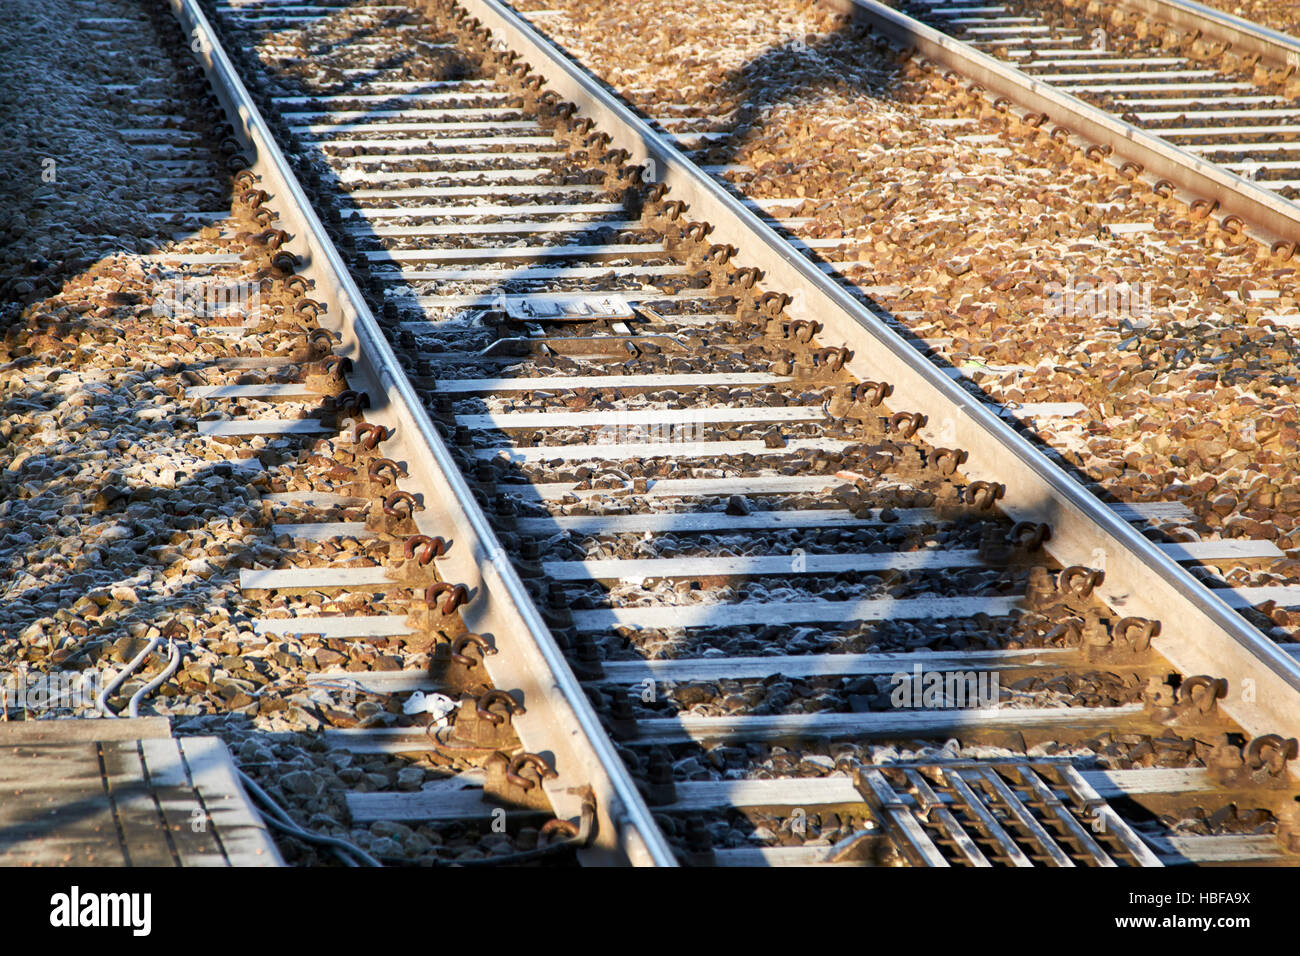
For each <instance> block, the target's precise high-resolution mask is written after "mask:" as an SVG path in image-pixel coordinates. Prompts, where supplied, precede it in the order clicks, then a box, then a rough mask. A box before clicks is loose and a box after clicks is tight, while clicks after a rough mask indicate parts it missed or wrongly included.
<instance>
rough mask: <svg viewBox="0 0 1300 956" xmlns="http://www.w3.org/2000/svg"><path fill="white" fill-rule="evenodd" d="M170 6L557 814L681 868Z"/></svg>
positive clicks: (375, 339)
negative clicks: (267, 198)
mask: <svg viewBox="0 0 1300 956" xmlns="http://www.w3.org/2000/svg"><path fill="white" fill-rule="evenodd" d="M172 7H173V9H174V11H175V12H176V15H177V17H178V18H179V19H180V22H181V24H182V26H183V27H184V29H185V31H186V32H187V33H188V34H190V35H191V36H192V37H194V38H195V39H196V40H197V41H198V43H199V44H200V46H201V49H200V50H199V51H198V56H199V58H200V59H201V61H202V63H203V66H204V69H205V70H206V71H207V73H208V76H209V78H210V79H211V82H212V86H213V88H214V90H215V91H216V95H217V97H218V99H219V100H220V102H221V103H222V105H223V106H224V107H225V109H226V113H227V115H228V117H229V118H230V120H231V122H232V124H233V125H234V126H235V129H236V132H237V134H238V135H239V136H240V137H241V139H242V140H243V141H244V142H245V143H246V144H247V149H248V150H249V152H250V153H251V155H252V157H253V165H252V169H253V171H254V172H255V173H257V174H258V175H259V176H261V177H262V181H263V182H265V183H269V184H270V188H269V189H268V191H269V192H271V193H272V195H273V199H272V201H271V202H272V205H273V206H274V207H275V208H276V209H277V210H278V211H279V212H280V215H281V217H282V218H283V219H284V220H285V221H286V222H287V223H288V224H289V230H290V231H291V233H292V234H293V237H292V239H291V240H290V242H289V243H288V244H287V248H289V249H290V250H291V251H293V252H295V253H296V254H297V255H298V256H299V258H300V260H301V265H300V267H299V270H298V271H299V274H301V275H304V276H307V277H309V278H311V279H312V280H313V281H314V282H315V293H316V294H317V295H318V296H319V297H321V298H322V299H323V300H324V301H326V302H327V304H330V305H331V306H332V308H331V309H330V310H329V312H328V313H327V314H326V315H325V316H322V319H321V322H322V324H323V325H326V326H327V327H331V326H332V327H333V329H334V330H335V331H336V332H337V333H338V334H339V335H340V336H341V339H342V342H341V347H340V348H339V349H338V350H337V351H338V354H341V355H344V356H347V357H348V358H350V359H352V361H353V372H352V373H351V375H350V376H349V385H350V386H351V387H352V388H353V389H355V390H357V391H364V392H367V393H368V394H369V395H370V396H371V402H372V404H371V406H370V408H368V409H367V412H366V418H367V420H368V421H370V422H373V423H375V424H378V425H382V426H384V427H386V428H388V429H389V430H390V432H391V437H390V438H388V439H387V440H386V442H385V444H384V446H383V450H384V454H385V455H386V456H387V457H390V458H393V459H395V460H397V461H399V463H402V464H404V465H405V468H406V470H407V473H408V475H409V479H408V480H407V481H406V483H405V488H404V490H407V491H410V492H413V493H415V494H418V495H419V496H421V498H422V499H423V501H424V502H425V503H426V507H427V508H428V511H426V512H425V513H424V515H421V520H422V522H423V523H425V524H427V526H428V527H427V531H428V533H429V534H431V535H441V536H443V537H445V538H447V539H448V540H449V541H452V542H453V546H452V547H451V548H450V550H449V551H448V552H447V554H446V556H445V557H443V558H441V559H440V560H439V562H438V567H439V571H440V573H441V574H442V575H443V577H444V578H451V579H454V580H456V581H457V582H460V583H464V584H465V585H466V586H467V587H468V588H469V589H470V592H471V594H472V595H473V600H471V602H470V603H469V604H468V605H466V606H465V607H464V608H463V609H462V612H461V613H462V616H463V617H464V619H465V623H466V625H467V626H468V627H470V628H471V629H472V630H473V631H476V632H478V633H482V634H485V635H488V636H490V638H491V639H492V640H493V642H494V644H495V646H496V647H497V649H498V650H499V651H500V653H498V654H495V655H492V656H489V657H487V658H486V659H485V661H484V664H485V666H486V668H487V670H488V672H489V674H490V676H491V678H492V680H493V683H494V684H495V685H496V686H497V687H507V688H511V689H518V690H519V691H520V692H522V695H523V698H524V699H525V700H526V701H527V712H526V713H525V714H520V715H518V716H517V717H516V718H515V719H514V721H513V724H514V726H515V728H516V731H517V732H518V734H519V736H520V739H521V741H523V743H524V746H525V747H526V748H528V749H529V750H531V751H533V752H540V751H545V752H549V753H551V754H553V755H554V758H553V761H552V764H553V768H554V769H555V771H556V773H557V776H556V777H554V778H552V779H548V780H546V781H544V782H543V786H544V787H545V788H546V791H547V794H548V796H549V797H550V799H551V802H552V805H553V807H554V809H555V811H556V813H557V815H559V816H560V817H564V818H570V817H574V818H576V817H579V816H580V815H581V812H582V803H583V799H584V796H583V790H584V788H586V787H590V788H591V790H592V791H593V792H594V796H595V800H596V807H597V813H598V825H597V836H596V839H595V841H594V843H593V846H592V849H591V850H590V851H588V852H589V854H590V855H591V857H592V858H593V859H598V860H602V861H604V862H612V861H616V860H620V861H625V862H631V863H635V864H654V865H660V866H663V865H672V863H673V857H672V855H671V852H670V851H669V850H668V848H667V846H666V844H665V843H664V841H663V838H662V836H661V835H660V833H659V831H658V828H657V827H656V826H655V825H654V823H653V820H652V819H651V817H650V814H649V811H648V809H647V808H646V806H645V804H644V802H643V801H642V799H641V797H640V795H639V794H638V793H637V791H636V788H635V787H634V786H633V784H632V782H631V780H630V778H629V777H628V776H627V771H626V768H624V767H623V765H622V763H621V762H619V761H618V760H617V758H616V757H615V756H614V754H613V752H612V748H611V747H610V745H609V742H608V738H607V737H606V736H605V734H604V732H603V730H601V728H600V725H599V722H598V721H597V719H596V716H595V713H594V712H593V711H592V709H591V705H590V703H589V701H588V700H587V699H586V696H585V695H584V694H583V693H582V691H581V689H580V687H579V686H578V684H577V682H576V681H575V680H574V678H573V676H572V673H571V672H570V671H569V669H568V667H567V665H565V663H564V659H563V655H562V654H561V653H560V651H559V649H558V647H557V646H556V644H555V642H554V639H553V638H552V637H551V635H550V632H549V630H548V629H547V628H546V626H545V624H544V623H543V622H542V620H541V618H540V616H539V614H538V612H537V609H536V607H535V606H534V605H533V603H532V601H531V600H530V599H529V597H528V595H527V593H526V592H525V591H524V589H523V586H522V584H521V582H520V581H519V577H518V575H517V574H516V572H515V570H514V568H513V567H512V566H511V564H510V561H509V559H508V557H507V555H506V553H505V552H504V551H503V549H502V547H501V544H500V542H499V541H498V540H497V538H496V535H495V533H494V532H493V530H492V528H491V526H490V525H489V524H488V522H487V519H486V518H485V517H484V515H483V512H482V510H481V508H480V507H479V505H478V503H477V502H476V501H475V500H474V497H473V496H472V494H471V493H470V491H469V488H468V486H467V485H466V483H465V480H464V478H463V477H462V476H461V474H460V472H459V470H458V469H457V468H456V467H455V465H454V464H453V462H452V460H451V458H450V456H449V454H448V452H447V448H446V446H445V444H444V443H443V440H442V438H441V436H440V435H439V434H438V432H437V430H436V429H435V428H434V426H433V423H432V422H431V421H430V420H429V417H428V414H427V413H426V412H425V410H424V408H423V406H422V404H421V402H420V401H419V399H418V397H417V396H416V395H415V393H414V390H413V389H412V387H411V384H410V380H409V379H408V378H407V376H406V374H405V373H404V372H403V370H402V368H401V365H400V363H399V362H398V360H397V358H396V356H395V355H394V354H393V351H392V348H391V347H390V346H389V344H388V342H387V340H386V339H385V338H384V335H383V333H382V331H381V330H380V329H379V326H378V324H377V323H376V321H375V318H374V316H373V314H372V313H371V311H370V308H369V307H368V306H367V305H366V302H365V300H364V299H363V298H362V296H361V293H360V290H359V289H358V288H357V285H356V283H355V282H354V281H353V279H352V278H351V276H350V274H349V272H348V269H347V267H346V266H345V265H344V263H343V261H342V260H341V259H340V257H339V254H338V251H337V250H336V249H335V247H334V244H333V242H332V241H331V240H330V238H329V236H328V234H327V233H326V232H325V229H324V227H323V226H322V225H321V222H320V219H319V218H318V217H317V215H316V213H315V211H313V209H312V205H311V203H310V201H309V200H308V199H307V196H306V194H305V193H304V192H303V189H302V187H301V185H300V184H299V183H298V180H297V178H296V176H295V175H294V173H293V171H292V169H291V168H290V167H289V165H288V163H287V161H286V160H285V157H284V153H283V152H282V151H281V149H280V147H279V145H277V143H276V142H275V139H274V138H273V136H272V135H271V134H270V131H269V130H268V128H267V126H266V123H265V121H264V120H263V119H262V116H261V113H260V112H259V110H258V108H257V105H256V104H255V103H254V101H253V100H252V98H251V97H250V96H249V93H248V90H247V88H246V87H245V86H244V84H243V82H242V81H241V79H240V77H239V76H238V74H237V73H236V71H235V69H234V67H233V66H232V64H231V62H230V59H229V57H228V56H227V55H226V53H225V51H224V50H223V49H222V47H221V44H220V41H219V39H218V37H217V35H216V33H215V32H214V31H213V29H212V27H211V24H210V23H209V21H208V19H207V17H206V16H205V14H204V13H203V11H202V9H201V8H200V7H199V5H198V4H197V3H196V2H194V0H172ZM426 516H427V517H426Z"/></svg>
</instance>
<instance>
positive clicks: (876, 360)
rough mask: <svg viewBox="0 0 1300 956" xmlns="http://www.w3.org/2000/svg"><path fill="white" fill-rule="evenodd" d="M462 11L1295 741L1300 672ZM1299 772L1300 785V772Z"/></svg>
mask: <svg viewBox="0 0 1300 956" xmlns="http://www.w3.org/2000/svg"><path fill="white" fill-rule="evenodd" d="M459 3H460V5H461V6H462V7H464V8H465V9H466V10H467V11H468V12H469V13H470V14H472V15H473V16H474V17H476V18H477V19H478V20H479V21H480V23H482V25H483V26H485V27H487V28H488V29H489V30H491V32H492V35H493V37H494V38H497V39H499V40H501V41H503V42H504V43H506V45H507V46H508V47H509V48H510V49H513V50H515V51H516V52H519V53H521V55H523V56H524V58H525V60H526V61H527V62H528V64H529V65H530V66H531V67H532V69H533V70H535V71H536V72H537V73H538V74H539V75H540V76H541V77H542V78H543V79H544V80H545V81H546V83H547V84H548V85H549V87H550V89H552V90H554V91H555V92H556V93H557V94H558V95H560V96H561V97H563V98H565V99H567V100H570V101H571V102H573V103H574V104H575V105H576V106H577V107H578V113H579V115H582V116H586V117H588V118H590V119H591V120H592V121H593V122H594V123H595V124H596V125H597V127H599V128H600V129H602V130H603V131H604V132H606V133H608V134H609V135H610V136H611V138H612V143H611V145H612V146H614V147H618V148H622V149H625V150H627V151H628V152H629V153H630V154H631V157H632V158H631V160H630V161H632V162H644V161H645V160H652V161H653V162H654V163H655V169H656V171H660V170H662V176H660V177H657V178H659V179H661V180H662V181H663V182H664V183H665V185H667V186H668V188H669V189H670V191H671V192H670V195H671V197H672V198H673V199H678V200H682V201H684V202H685V203H686V204H687V205H688V207H689V209H690V213H691V216H692V218H695V219H704V220H707V221H709V222H710V223H712V224H713V226H714V231H713V234H712V238H713V239H715V240H716V241H718V242H720V243H730V244H731V245H734V246H736V247H737V248H738V249H739V252H738V254H737V256H736V257H735V259H734V260H733V261H734V262H735V263H736V265H737V267H740V266H754V267H757V268H759V269H760V270H761V271H762V273H763V275H764V281H765V283H766V284H768V285H769V286H770V287H772V288H776V289H780V290H781V291H783V292H786V293H788V294H791V295H793V296H795V298H796V301H798V297H799V296H800V295H801V294H802V296H803V300H804V301H803V311H804V312H806V314H808V315H809V316H811V317H815V318H816V319H818V320H819V321H821V322H822V323H823V325H824V327H825V332H824V333H823V334H822V336H821V338H822V339H823V341H825V342H841V341H842V342H844V343H846V344H847V345H848V346H849V347H850V348H852V349H853V350H854V356H853V358H852V359H851V360H850V361H849V362H848V363H847V367H848V368H849V369H850V371H852V372H853V374H855V375H856V376H858V377H859V378H860V379H862V380H881V379H883V380H885V381H889V382H891V383H893V384H894V386H895V395H896V396H897V398H898V400H899V401H900V402H902V403H903V404H905V405H906V407H907V408H908V409H909V410H914V411H920V412H922V413H923V414H924V415H926V416H927V419H928V422H927V424H926V425H925V427H923V428H922V429H921V431H920V434H921V436H922V437H923V438H924V439H926V440H927V441H930V442H932V443H933V444H936V445H947V446H952V445H954V444H956V445H960V446H962V447H964V448H966V449H967V450H968V451H969V453H970V460H969V461H968V463H967V465H965V466H964V467H963V473H964V474H965V475H966V476H967V477H968V478H970V479H972V480H977V479H983V480H989V481H999V482H1002V483H1004V484H1005V485H1006V487H1007V493H1006V497H1005V499H1004V500H1003V501H1002V502H1001V506H1002V509H1003V511H1005V512H1006V513H1007V514H1008V515H1009V516H1010V517H1011V518H1012V519H1013V520H1031V521H1046V522H1048V523H1050V524H1051V525H1052V528H1053V532H1054V534H1053V537H1052V540H1051V541H1050V542H1048V544H1047V545H1046V546H1045V547H1046V548H1047V550H1048V552H1049V553H1050V554H1051V555H1052V556H1053V557H1054V558H1055V559H1056V560H1058V561H1060V562H1061V563H1062V564H1063V565H1074V564H1083V565H1092V566H1094V567H1095V566H1097V565H1099V564H1100V565H1104V569H1105V571H1106V575H1107V577H1106V581H1105V582H1104V583H1103V584H1102V585H1101V586H1100V587H1099V588H1098V589H1097V594H1098V596H1099V597H1100V598H1101V599H1102V600H1103V601H1105V602H1106V603H1107V604H1108V605H1110V606H1111V607H1112V608H1115V609H1117V610H1120V611H1122V612H1123V613H1124V614H1130V615H1141V616H1144V617H1148V618H1154V619H1157V620H1163V621H1164V622H1165V625H1166V626H1165V628H1164V631H1163V633H1162V635H1161V636H1159V637H1157V638H1156V639H1155V641H1154V642H1153V645H1154V646H1155V647H1156V649H1157V650H1158V651H1159V652H1160V653H1161V654H1163V655H1164V656H1165V658H1166V659H1167V660H1168V661H1169V662H1170V664H1172V665H1173V666H1174V667H1175V668H1177V669H1178V670H1179V671H1180V672H1181V673H1183V674H1185V675H1194V674H1213V675H1216V676H1220V677H1225V678H1227V679H1228V681H1229V687H1230V690H1229V695H1228V698H1227V699H1225V700H1223V701H1222V702H1221V704H1220V706H1222V708H1223V709H1224V711H1225V712H1226V713H1228V714H1229V716H1231V717H1232V718H1233V719H1234V720H1236V721H1237V722H1238V724H1240V725H1241V727H1242V728H1243V729H1244V730H1246V731H1247V732H1249V733H1250V734H1251V735H1252V736H1256V735H1261V734H1266V733H1284V734H1285V735H1287V736H1300V663H1297V661H1296V660H1294V659H1293V658H1291V657H1290V656H1289V655H1287V654H1286V653H1284V652H1283V651H1282V650H1281V649H1279V648H1278V647H1277V646H1276V645H1275V644H1273V643H1272V642H1271V641H1268V640H1267V639H1266V638H1265V637H1264V636H1263V635H1262V634H1260V633H1259V632H1258V631H1257V630H1255V628H1253V627H1251V626H1250V625H1249V624H1247V623H1246V622H1245V621H1244V620H1243V619H1242V618H1241V617H1239V616H1238V615H1237V614H1236V613H1235V612H1234V611H1233V610H1232V609H1231V608H1229V607H1228V605H1227V604H1226V603H1224V602H1223V600H1222V599H1220V598H1219V597H1216V596H1215V595H1214V594H1213V593H1212V592H1211V591H1209V590H1208V589H1206V588H1205V587H1203V586H1202V585H1201V584H1200V583H1199V582H1198V581H1197V580H1196V579H1195V578H1193V577H1192V576H1191V575H1190V574H1188V573H1187V572H1186V571H1184V570H1183V569H1182V568H1180V567H1179V566H1178V565H1177V564H1176V563H1175V562H1173V561H1172V560H1170V559H1169V558H1167V557H1166V556H1165V555H1164V554H1162V553H1161V552H1160V551H1159V549H1158V548H1157V547H1156V546H1155V545H1154V544H1153V543H1152V542H1151V541H1149V540H1147V539H1146V538H1145V537H1143V536H1142V535H1141V534H1139V533H1138V532H1137V531H1136V530H1134V529H1133V528H1131V527H1130V526H1129V525H1128V524H1127V523H1126V522H1125V521H1123V520H1122V519H1121V518H1120V517H1119V516H1118V515H1117V514H1116V513H1115V512H1113V511H1111V510H1110V509H1109V508H1107V507H1106V506H1105V505H1104V504H1102V503H1101V502H1100V501H1098V500H1097V499H1096V498H1095V497H1093V496H1092V495H1091V494H1089V493H1087V492H1086V491H1085V490H1084V489H1083V488H1082V487H1081V486H1080V485H1079V484H1077V483H1076V482H1075V481H1074V480H1073V479H1072V478H1070V477H1069V476H1068V475H1067V474H1066V473H1065V472H1064V471H1062V470H1061V469H1060V468H1059V467H1057V466H1056V465H1054V464H1053V463H1052V462H1051V461H1049V460H1048V459H1047V458H1046V457H1045V456H1044V455H1043V454H1042V453H1041V452H1040V451H1038V450H1037V449H1036V448H1034V447H1033V446H1032V445H1031V444H1030V443H1029V442H1028V441H1027V440H1026V439H1025V438H1024V437H1022V436H1021V435H1020V434H1018V433H1017V432H1016V431H1014V430H1013V429H1012V428H1011V427H1010V426H1008V425H1007V424H1006V423H1005V422H1004V421H1002V420H1001V419H1000V418H999V417H998V415H997V414H996V413H995V412H993V411H990V410H989V409H988V408H987V407H986V406H985V405H984V404H983V403H981V402H979V401H977V400H976V399H975V398H974V397H973V396H971V395H969V394H968V393H967V392H965V391H964V390H963V389H962V388H961V387H960V386H958V385H957V384H955V383H954V382H953V381H952V380H951V379H949V378H948V377H947V376H946V375H945V374H944V373H943V372H942V371H941V370H940V369H939V368H938V367H937V366H935V365H933V364H931V363H930V362H929V361H927V360H925V359H924V358H923V357H922V356H920V354H919V353H917V352H916V350H915V349H914V348H913V347H912V346H911V345H909V344H908V343H907V342H906V341H905V340H904V339H903V338H902V337H901V336H900V335H899V334H898V333H896V332H895V331H894V330H893V329H891V328H890V327H889V326H888V325H887V324H886V322H885V321H883V320H882V319H881V318H880V317H879V316H877V315H876V314H875V313H873V312H872V311H871V310H870V309H868V308H867V307H866V306H865V305H864V304H863V303H862V302H860V301H859V300H858V299H857V298H855V296H854V295H853V294H852V293H851V292H850V291H849V290H847V289H845V288H843V287H841V286H839V285H837V284H836V283H835V282H834V281H833V280H832V279H830V278H829V277H827V276H826V275H825V274H824V273H822V272H821V270H819V269H818V268H817V266H816V265H815V264H814V263H812V262H811V261H810V260H808V259H806V258H805V257H804V256H803V255H801V254H800V253H799V252H798V251H797V250H796V249H795V248H794V247H793V246H792V245H791V244H790V243H789V242H788V241H786V240H785V239H784V238H783V237H782V236H780V235H779V234H778V233H777V232H776V231H775V230H774V229H773V228H772V227H771V226H769V225H768V224H767V223H766V222H764V221H763V220H761V219H760V218H759V217H758V216H756V215H754V214H753V213H752V212H750V211H749V210H748V209H747V208H746V207H745V206H744V204H743V203H741V202H740V201H739V200H738V199H737V198H736V197H734V196H732V195H731V194H730V193H728V192H727V191H726V190H725V189H724V188H723V187H722V186H721V185H719V184H718V183H717V182H716V181H715V180H713V179H712V178H711V177H709V176H708V175H707V174H705V173H704V172H703V171H702V170H700V169H699V168H698V167H697V166H696V165H695V164H694V163H693V162H691V161H690V160H689V159H688V158H687V157H686V156H685V155H684V154H683V153H682V152H681V151H680V150H678V149H677V147H676V146H675V145H674V144H673V143H672V142H671V141H670V140H669V139H668V138H667V137H665V136H664V135H662V134H660V133H658V132H656V131H655V130H654V129H653V128H651V127H650V126H649V124H648V123H646V122H645V121H644V120H642V119H641V118H640V117H639V116H637V115H636V114H635V113H633V112H632V111H631V110H630V109H629V108H628V107H627V106H626V105H625V104H624V103H623V102H622V101H621V100H620V99H619V98H618V97H617V96H615V95H614V94H612V93H610V92H608V91H607V90H606V89H604V88H603V87H602V86H601V85H600V84H599V83H598V82H597V81H596V80H595V79H594V78H593V77H592V76H590V75H589V74H588V73H587V71H585V70H584V69H583V68H582V67H581V66H579V65H578V64H577V63H575V62H574V61H572V60H571V59H569V58H568V57H567V56H566V55H564V54H563V53H561V52H560V51H559V50H557V49H556V48H555V47H554V46H553V45H552V44H551V43H550V42H549V41H548V40H546V39H545V37H544V36H543V35H542V34H541V33H540V32H539V31H538V30H537V29H536V28H534V27H533V26H532V25H531V24H530V23H528V22H527V21H525V20H524V19H523V18H522V17H521V16H519V15H518V14H517V13H515V12H514V11H513V10H511V9H510V8H508V7H506V6H505V5H504V4H502V3H501V2H499V0H459ZM881 9H882V10H883V9H884V8H881ZM886 12H888V13H889V14H891V16H892V15H894V14H893V11H886ZM915 26H916V27H920V24H916V25H915ZM909 29H910V28H909ZM923 29H927V30H928V28H923ZM930 33H933V31H930ZM935 39H936V40H939V41H944V42H943V43H942V44H941V45H940V48H946V47H947V46H948V45H949V44H950V43H951V42H952V41H949V40H948V38H947V37H943V36H942V35H936V36H935ZM993 65H995V66H997V67H998V68H999V69H1003V68H1002V67H1001V64H996V63H994V64H993ZM1081 105H1085V104H1081ZM1089 109H1091V108H1090V107H1089ZM1139 133H1140V131H1138V130H1133V134H1134V135H1137V134H1139ZM1142 135H1145V134H1142ZM1233 178H1234V179H1235V177H1233ZM1243 182H1244V181H1243ZM1269 198H1270V199H1271V198H1272V197H1269ZM1292 772H1293V773H1296V774H1297V775H1298V776H1300V768H1294V767H1293V770H1292Z"/></svg>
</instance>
